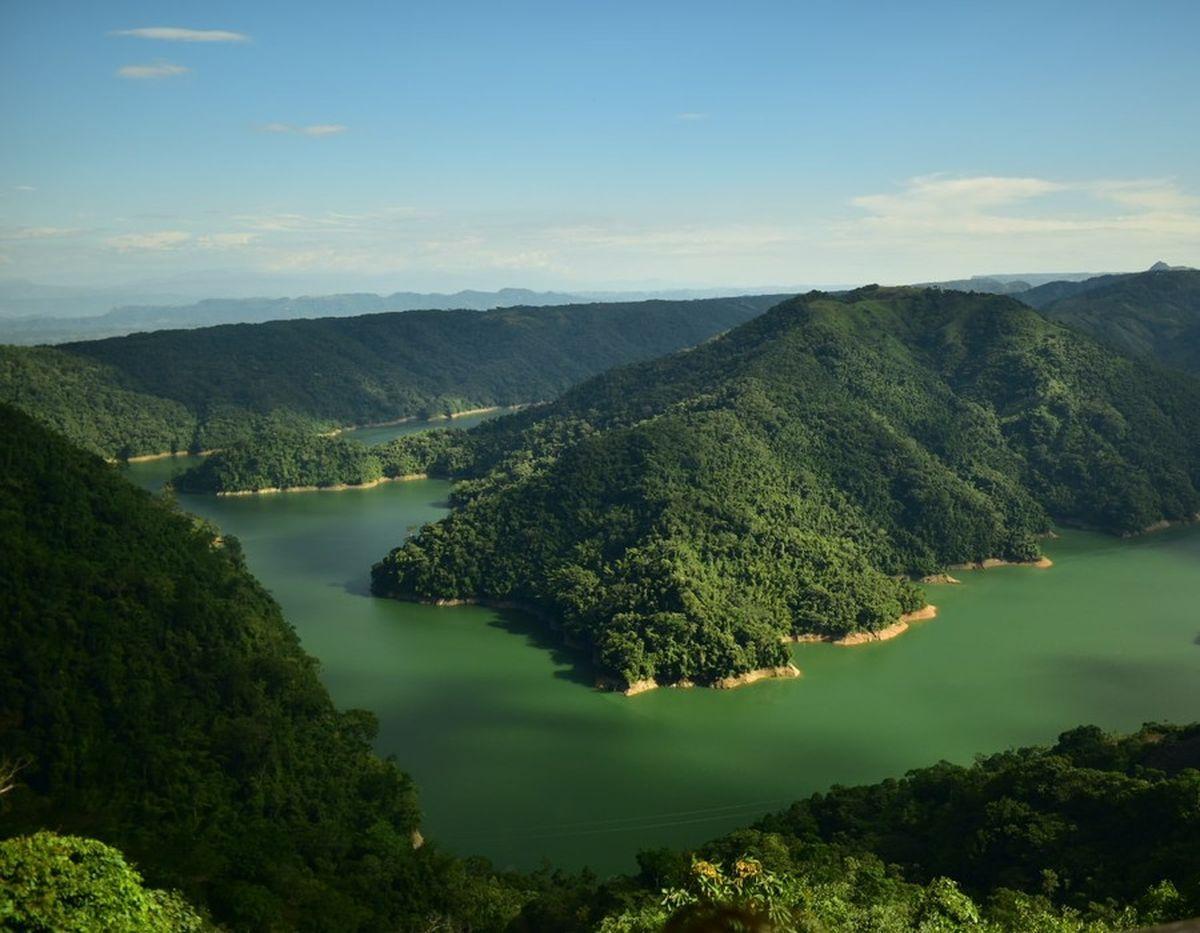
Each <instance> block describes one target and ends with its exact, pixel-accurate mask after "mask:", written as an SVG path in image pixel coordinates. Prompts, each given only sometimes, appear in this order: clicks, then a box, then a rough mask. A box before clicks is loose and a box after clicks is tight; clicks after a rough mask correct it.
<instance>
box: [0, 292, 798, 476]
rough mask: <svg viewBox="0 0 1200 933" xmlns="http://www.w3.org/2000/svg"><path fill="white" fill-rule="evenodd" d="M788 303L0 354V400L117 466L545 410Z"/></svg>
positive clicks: (134, 338)
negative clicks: (244, 444)
mask: <svg viewBox="0 0 1200 933" xmlns="http://www.w3.org/2000/svg"><path fill="white" fill-rule="evenodd" d="M781 297H782V296H778V295H776V296H770V295H759V296H750V297H742V298H710V299H699V300H694V301H636V302H614V303H609V304H580V305H561V306H551V307H537V308H526V307H516V308H504V309H499V310H494V311H469V310H461V311H406V312H396V313H387V314H369V315H362V316H359V317H351V318H317V319H309V320H288V321H271V322H267V323H263V324H231V325H223V326H218V327H205V328H198V329H195V330H169V331H155V332H151V333H139V334H130V335H128V336H125V337H113V338H110V339H107V340H95V341H85V342H80V343H71V344H62V345H60V346H58V347H0V402H7V403H9V404H12V405H14V406H15V407H17V408H20V409H22V410H23V411H25V412H26V413H28V414H30V415H33V416H34V417H35V418H38V419H39V420H40V421H42V422H43V423H45V424H47V425H49V426H51V427H53V428H55V429H56V430H58V431H61V432H62V433H63V434H64V435H65V436H67V437H68V438H69V439H71V440H72V441H74V442H75V443H76V444H78V445H80V446H81V447H83V448H85V449H87V450H91V451H93V452H94V453H98V454H100V455H101V456H104V457H108V458H110V459H112V458H126V457H136V456H143V455H150V454H160V453H165V452H171V451H188V450H192V451H199V450H210V449H213V448H223V447H227V446H229V445H230V444H233V443H236V442H237V441H239V440H246V439H252V438H255V437H258V436H260V435H261V434H263V433H264V432H266V431H271V430H276V429H282V430H298V431H303V432H307V433H319V432H323V431H328V430H330V429H333V428H338V427H347V426H352V425H360V424H369V423H375V422H381V421H392V420H396V419H401V418H429V417H435V416H439V415H448V414H453V413H455V412H460V411H464V410H468V409H474V408H483V407H490V406H506V405H519V404H523V403H526V402H534V401H539V400H544V399H552V398H554V397H556V396H557V395H558V394H559V393H561V392H562V391H563V390H564V389H566V388H567V387H568V386H570V385H573V384H574V383H576V382H579V381H580V380H582V379H586V378H587V377H589V376H594V375H596V374H597V373H600V372H602V371H604V370H605V369H608V368H610V367H612V366H617V365H620V364H623V363H629V362H632V361H635V360H644V359H650V358H652V357H655V356H660V355H662V354H664V353H670V352H672V351H674V350H679V349H681V348H683V347H688V346H692V345H694V344H697V343H700V342H702V341H704V340H707V339H708V338H710V337H712V336H714V335H716V334H718V333H720V332H722V331H725V330H727V329H729V328H730V327H734V326H736V325H738V324H741V323H743V322H745V321H747V320H749V319H751V318H752V317H754V316H755V315H758V314H760V313H762V312H763V311H765V310H766V309H767V308H769V307H771V306H772V305H773V304H776V303H777V302H778V301H779V300H780V298H781Z"/></svg>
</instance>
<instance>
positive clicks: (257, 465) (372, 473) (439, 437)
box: [173, 428, 461, 493]
mask: <svg viewBox="0 0 1200 933" xmlns="http://www.w3.org/2000/svg"><path fill="white" fill-rule="evenodd" d="M459 433H460V432H458V431H455V430H453V429H450V428H441V429H435V430H430V431H419V432H417V433H414V434H409V435H406V436H403V437H399V438H396V439H395V440H392V441H389V442H387V443H385V444H377V445H375V446H372V447H368V446H367V445H366V444H361V443H359V442H358V441H356V440H352V439H349V438H345V437H337V436H334V437H329V436H321V435H313V434H305V433H300V432H296V431H268V432H265V433H261V434H259V435H258V436H257V437H255V438H253V439H251V440H246V441H241V442H239V443H237V444H234V445H232V446H230V447H227V448H225V449H224V450H221V451H219V452H218V453H215V454H213V455H212V456H210V457H207V458H206V459H205V460H204V462H203V463H201V464H199V465H197V466H194V467H192V468H191V469H189V470H187V471H186V472H184V473H182V474H180V475H179V476H178V477H176V478H175V480H174V481H173V484H174V486H175V488H176V489H179V490H181V491H182V492H204V493H207V492H215V493H221V492H224V493H228V492H247V491H254V490H261V489H291V488H295V487H301V486H303V487H309V486H316V487H318V488H324V487H331V486H359V485H362V484H364V483H372V482H376V481H377V480H381V479H396V478H398V477H404V476H413V475H419V474H422V473H425V472H426V471H427V470H429V469H430V467H431V466H432V465H433V464H434V463H435V462H437V461H439V459H440V458H441V457H442V456H443V455H444V454H445V453H447V452H448V451H450V450H454V449H457V447H459V446H460V445H461V441H460V440H458V439H457V435H458V434H459Z"/></svg>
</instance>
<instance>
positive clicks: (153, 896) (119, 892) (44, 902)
mask: <svg viewBox="0 0 1200 933" xmlns="http://www.w3.org/2000/svg"><path fill="white" fill-rule="evenodd" d="M0 926H2V927H3V928H4V929H6V930H31V931H32V930H46V931H51V930H58V931H68V930H79V931H88V930H106V931H109V933H142V931H146V933H193V931H196V933H198V931H201V930H206V929H211V927H210V926H209V925H208V924H206V923H205V922H204V921H203V920H202V919H201V918H200V916H199V914H197V913H196V911H194V910H193V909H192V908H191V907H190V906H189V905H188V904H187V903H186V902H185V901H184V900H183V899H182V898H181V897H180V896H179V895H178V894H174V893H171V892H166V891H158V890H154V889H152V888H146V887H145V886H144V885H143V884H142V878H141V875H139V874H138V873H137V872H136V871H135V870H134V869H133V868H132V867H130V865H129V864H128V863H127V862H126V861H125V858H124V856H122V855H121V853H120V852H118V851H117V850H116V849H113V848H111V847H109V846H106V845H104V844H103V843H101V842H97V841H96V840H94V839H81V838H78V837H75V836H59V835H57V834H56V833H49V832H40V833H35V834H34V835H32V836H19V837H16V838H13V839H5V840H3V841H2V842H0Z"/></svg>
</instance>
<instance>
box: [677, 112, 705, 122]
mask: <svg viewBox="0 0 1200 933" xmlns="http://www.w3.org/2000/svg"><path fill="white" fill-rule="evenodd" d="M675 119H676V120H679V121H680V122H681V123H698V122H700V121H701V120H707V119H708V114H707V113H702V112H701V111H698V110H685V111H684V112H683V113H677V114H675Z"/></svg>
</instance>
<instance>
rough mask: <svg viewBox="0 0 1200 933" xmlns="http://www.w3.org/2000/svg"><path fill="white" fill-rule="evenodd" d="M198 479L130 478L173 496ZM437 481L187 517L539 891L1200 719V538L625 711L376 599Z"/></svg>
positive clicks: (960, 592) (443, 812)
mask: <svg viewBox="0 0 1200 933" xmlns="http://www.w3.org/2000/svg"><path fill="white" fill-rule="evenodd" d="M186 462H187V461H178V460H177V461H156V462H152V463H145V464H139V465H136V466H135V467H133V468H131V470H130V473H131V476H132V478H134V479H135V480H136V481H138V482H141V483H143V484H145V485H147V486H155V485H157V484H160V483H161V482H162V480H163V479H164V478H165V477H166V476H167V475H169V473H170V472H171V471H172V470H174V469H178V468H180V466H181V465H182V464H183V463H186ZM448 488H449V486H448V484H447V483H445V482H441V481H436V480H428V481H420V482H411V483H392V484H386V485H382V486H377V487H375V488H372V489H365V490H347V491H343V492H327V493H295V494H291V495H276V496H266V497H245V498H225V499H215V498H204V497H181V499H182V504H183V506H184V507H185V508H188V509H190V510H192V511H195V512H197V513H199V514H202V515H205V516H207V517H209V518H212V519H213V520H215V521H216V522H217V523H219V524H220V526H221V527H222V528H223V529H224V530H225V531H227V532H229V533H232V534H236V535H237V536H238V537H239V538H241V540H242V542H243V544H244V546H245V550H246V555H247V558H248V560H249V564H250V567H251V569H252V570H253V571H254V572H255V573H256V574H257V575H258V577H259V578H260V579H261V580H262V581H263V582H264V583H265V585H266V586H267V587H268V588H269V589H270V590H271V591H272V592H273V593H274V594H275V596H276V598H277V599H278V600H279V601H280V603H281V604H282V605H283V608H284V611H285V613H286V615H287V617H288V619H289V620H290V621H291V622H292V624H293V625H295V627H296V629H297V630H298V632H299V633H300V636H301V638H302V640H303V642H304V645H305V647H306V648H307V649H308V650H309V651H310V652H312V653H313V654H315V655H316V656H317V657H319V658H320V659H321V662H322V664H323V669H324V678H325V681H326V683H327V684H328V686H329V688H330V690H331V691H332V693H333V695H334V697H335V699H336V700H337V702H338V703H339V704H342V705H344V706H360V707H365V708H368V709H371V710H373V711H374V712H375V713H376V714H378V716H379V720H380V733H379V740H378V748H379V750H380V751H381V752H383V753H385V754H394V755H395V756H396V759H397V761H398V762H399V763H400V764H401V765H402V766H403V767H404V768H405V769H406V770H408V771H409V772H410V773H411V774H412V775H413V776H414V777H415V779H416V780H417V782H418V784H419V786H420V788H421V797H422V807H423V810H424V813H425V824H424V829H425V831H426V835H428V836H431V837H433V838H434V839H437V840H438V841H439V842H440V843H441V844H443V845H444V846H447V847H448V848H450V849H452V850H454V851H457V852H461V853H479V854H483V855H487V856H489V857H491V858H492V859H494V860H495V861H496V862H497V863H498V864H500V865H502V866H512V867H521V868H528V867H531V866H533V865H535V864H536V863H537V862H538V861H539V860H540V859H542V858H543V857H545V858H548V859H550V860H551V862H553V863H555V864H557V865H562V866H569V867H575V866H581V865H584V864H589V865H591V866H592V867H594V868H596V869H597V870H599V871H601V872H607V871H613V870H621V869H627V868H630V867H631V866H632V864H633V862H632V859H633V855H634V853H635V852H636V851H637V849H639V848H644V847H648V846H652V845H688V844H694V843H698V842H700V841H702V840H704V839H706V838H709V837H711V836H714V835H716V834H719V833H721V832H723V831H725V830H728V829H731V828H733V827H736V826H739V825H744V824H745V823H747V822H749V821H750V820H751V819H752V818H754V817H756V816H757V815H759V814H761V813H763V812H765V811H767V810H770V809H773V808H777V807H780V806H782V805H783V804H784V803H786V802H788V801H790V800H791V799H794V798H796V797H800V796H803V795H805V794H808V793H809V792H811V791H814V790H820V789H824V788H826V787H828V786H829V785H831V784H834V783H855V782H862V781H875V780H878V779H880V778H882V777H885V776H888V775H897V774H900V773H902V772H903V771H905V770H906V769H908V768H912V767H916V766H920V765H926V764H930V763H932V762H934V761H936V760H938V759H940V758H947V759H950V760H952V761H958V762H964V763H965V762H969V761H970V760H971V758H972V757H973V756H974V755H975V754H976V753H980V752H986V751H994V750H999V749H1002V748H1005V747H1008V746H1012V745H1015V744H1028V743H1037V742H1045V741H1048V740H1052V739H1053V737H1054V736H1055V735H1056V734H1057V733H1058V732H1060V731H1061V730H1063V729H1065V728H1068V727H1071V726H1073V725H1077V724H1079V723H1083V722H1094V723H1097V724H1099V725H1101V726H1104V727H1106V728H1113V729H1129V728H1133V727H1136V726H1138V725H1139V724H1141V723H1142V722H1144V721H1147V720H1154V719H1162V720H1167V719H1169V720H1176V721H1183V720H1187V721H1191V720H1195V719H1197V718H1200V644H1198V643H1197V640H1198V638H1200V611H1198V610H1197V607H1198V606H1200V529H1194V528H1193V529H1182V530H1172V531H1167V532H1164V533H1160V534H1157V535H1152V536H1148V537H1146V538H1143V539H1140V540H1137V541H1131V542H1121V541H1117V540H1114V539H1111V538H1106V537H1102V536H1099V535H1093V534H1086V533H1082V532H1069V533H1066V534H1064V535H1063V537H1062V538H1061V539H1060V540H1057V541H1052V542H1050V544H1049V547H1048V551H1049V553H1050V554H1051V556H1052V557H1053V558H1054V560H1055V566H1054V568H1053V569H1051V570H1034V569H1029V568H1002V569H997V570H988V571H978V572H973V573H965V574H960V576H961V577H962V579H963V581H964V583H963V585H962V586H957V587H952V586H941V587H930V598H931V600H932V601H933V602H935V603H937V604H938V605H939V606H940V607H941V613H940V615H939V617H938V618H937V619H935V620H933V621H931V622H925V623H921V624H919V625H918V626H916V627H914V629H913V630H912V631H910V632H908V633H907V634H905V635H904V636H903V637H901V638H898V639H896V640H894V641H890V642H886V643H882V644H875V645H867V646H862V647H856V648H839V647H836V646H832V645H805V646H798V647H797V648H796V650H795V659H796V663H797V664H798V665H799V666H800V667H801V668H802V669H803V671H804V677H803V678H801V679H799V680H792V681H780V682H766V683H760V684H756V685H754V686H751V687H748V688H743V689H741V690H735V691H714V690H703V689H697V690H658V691H654V692H652V693H647V694H643V695H641V696H637V697H632V698H626V697H623V696H619V695H614V694H609V693H601V692H598V691H595V690H593V689H592V688H591V687H590V686H589V681H588V679H587V676H586V672H584V671H581V670H580V669H578V668H577V666H576V665H575V663H574V661H573V659H572V657H571V656H569V655H565V654H564V653H562V652H561V651H558V650H555V649H554V648H553V647H552V646H546V645H543V644H541V643H539V640H538V638H537V636H536V634H534V632H533V631H532V630H531V629H530V628H529V627H528V625H527V623H525V622H524V621H523V620H522V619H521V618H520V617H519V616H517V615H514V614H510V613H502V612H496V611H492V610H488V609H483V608H478V607H459V608H441V609H439V608H434V607H427V606H417V605H412V604H405V603H399V602H392V601H387V600H377V599H373V598H371V597H370V596H369V595H368V593H367V573H368V569H369V567H370V565H371V563H372V562H373V561H374V560H376V559H378V558H379V557H380V556H381V555H382V554H383V553H384V552H385V551H386V550H388V548H389V547H391V546H392V545H394V544H395V543H397V542H398V541H399V540H400V538H401V537H402V536H403V535H404V534H405V533H406V532H407V531H409V530H410V529H412V528H414V527H416V526H419V525H420V524H422V523H424V522H427V521H430V520H431V519H434V518H436V517H437V516H439V515H441V514H443V512H444V500H445V497H446V493H447V490H448Z"/></svg>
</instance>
